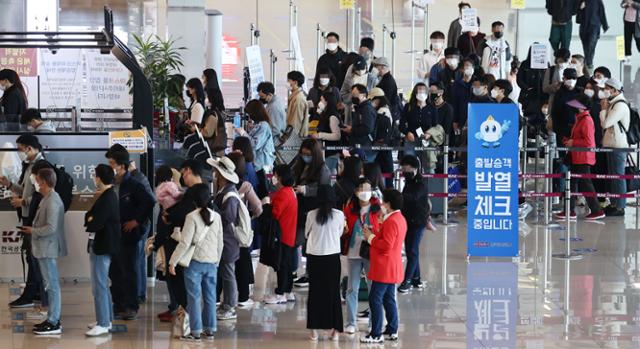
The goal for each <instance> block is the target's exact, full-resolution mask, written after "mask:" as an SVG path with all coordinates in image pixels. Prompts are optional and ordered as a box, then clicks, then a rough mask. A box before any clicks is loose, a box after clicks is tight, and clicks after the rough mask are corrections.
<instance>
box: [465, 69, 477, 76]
mask: <svg viewBox="0 0 640 349" xmlns="http://www.w3.org/2000/svg"><path fill="white" fill-rule="evenodd" d="M474 72H475V70H474V69H473V68H465V69H464V76H466V77H469V76H472V75H473V73H474Z"/></svg>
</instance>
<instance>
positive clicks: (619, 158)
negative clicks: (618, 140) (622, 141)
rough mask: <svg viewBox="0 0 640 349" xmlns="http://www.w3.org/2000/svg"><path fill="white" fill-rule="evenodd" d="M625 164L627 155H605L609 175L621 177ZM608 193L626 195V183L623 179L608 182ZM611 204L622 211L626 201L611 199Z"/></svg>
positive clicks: (617, 153) (618, 153)
mask: <svg viewBox="0 0 640 349" xmlns="http://www.w3.org/2000/svg"><path fill="white" fill-rule="evenodd" d="M626 163H627V153H623V152H615V153H607V169H608V173H609V174H614V175H623V174H624V167H625V166H626ZM609 183H610V184H609V185H610V187H609V191H610V192H611V193H613V194H626V193H627V182H626V181H625V180H624V179H612V180H609ZM611 204H612V205H613V206H615V207H616V208H617V209H619V210H624V208H625V206H626V205H627V199H624V198H622V199H611Z"/></svg>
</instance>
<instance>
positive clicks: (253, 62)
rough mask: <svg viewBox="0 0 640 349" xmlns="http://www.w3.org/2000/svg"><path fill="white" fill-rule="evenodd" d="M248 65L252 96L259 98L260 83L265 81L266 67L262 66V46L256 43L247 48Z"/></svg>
mask: <svg viewBox="0 0 640 349" xmlns="http://www.w3.org/2000/svg"><path fill="white" fill-rule="evenodd" d="M245 53H246V55H247V66H248V67H249V76H250V77H251V96H252V98H254V99H255V98H258V97H257V96H258V84H259V83H261V82H263V81H264V67H263V66H262V55H261V54H260V46H258V45H254V46H249V47H247V48H246V50H245Z"/></svg>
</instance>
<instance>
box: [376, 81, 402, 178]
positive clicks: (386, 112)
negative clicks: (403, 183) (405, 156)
mask: <svg viewBox="0 0 640 349" xmlns="http://www.w3.org/2000/svg"><path fill="white" fill-rule="evenodd" d="M368 98H369V100H371V104H372V105H373V107H374V108H375V109H376V126H375V129H376V131H375V137H374V141H373V143H374V145H379V146H388V145H391V144H393V142H394V139H393V138H392V134H393V133H394V132H395V131H397V127H396V126H397V123H396V122H395V121H394V118H393V116H392V115H391V109H390V105H389V100H388V99H387V97H385V95H384V92H383V91H382V89H380V88H378V87H376V88H374V89H373V90H371V91H369V95H368ZM394 130H395V131H394ZM397 132H399V131H397ZM376 163H378V164H379V166H380V168H381V169H382V171H383V172H384V173H392V172H393V152H392V151H390V150H382V151H379V152H378V155H377V157H376ZM385 181H386V184H387V185H388V186H393V178H386V179H385Z"/></svg>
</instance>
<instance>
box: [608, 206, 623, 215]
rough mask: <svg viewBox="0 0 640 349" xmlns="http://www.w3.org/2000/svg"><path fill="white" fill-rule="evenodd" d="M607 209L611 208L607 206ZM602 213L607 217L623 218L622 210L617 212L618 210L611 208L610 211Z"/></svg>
mask: <svg viewBox="0 0 640 349" xmlns="http://www.w3.org/2000/svg"><path fill="white" fill-rule="evenodd" d="M609 207H611V206H609ZM607 208H608V207H607ZM604 213H605V214H606V215H607V217H622V216H624V210H619V209H617V208H615V207H611V209H609V210H605V211H604Z"/></svg>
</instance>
